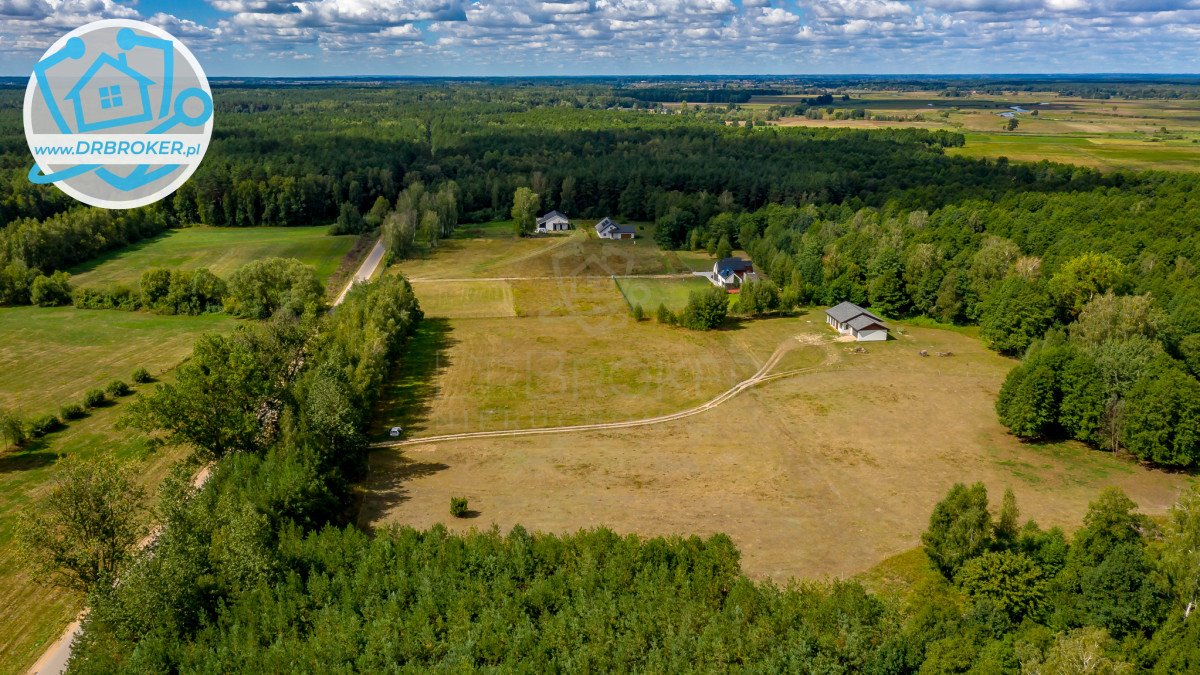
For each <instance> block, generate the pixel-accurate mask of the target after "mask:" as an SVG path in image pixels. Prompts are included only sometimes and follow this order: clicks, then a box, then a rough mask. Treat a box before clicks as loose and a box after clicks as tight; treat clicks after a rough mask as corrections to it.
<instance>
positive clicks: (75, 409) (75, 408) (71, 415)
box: [58, 403, 87, 420]
mask: <svg viewBox="0 0 1200 675" xmlns="http://www.w3.org/2000/svg"><path fill="white" fill-rule="evenodd" d="M58 414H59V415H62V418H63V419H64V420H78V419H83V416H84V415H86V414H87V413H86V412H84V410H83V406H81V405H79V404H78V403H68V404H66V405H64V406H63V407H62V408H60V409H59V411H58Z"/></svg>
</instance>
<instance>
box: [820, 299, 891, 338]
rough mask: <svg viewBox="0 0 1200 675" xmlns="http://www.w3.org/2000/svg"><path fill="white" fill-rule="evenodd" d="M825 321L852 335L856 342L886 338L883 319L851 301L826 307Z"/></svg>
mask: <svg viewBox="0 0 1200 675" xmlns="http://www.w3.org/2000/svg"><path fill="white" fill-rule="evenodd" d="M825 323H828V324H829V325H830V326H832V327H833V328H834V329H835V330H836V331H837V332H839V333H841V334H842V335H850V336H853V337H854V339H855V340H856V341H858V342H882V341H884V340H886V339H888V327H887V324H885V323H884V322H883V319H881V318H879V317H877V316H875V315H874V314H872V313H870V312H868V311H867V310H865V309H863V308H862V307H859V306H858V305H856V304H854V303H853V302H843V303H841V304H838V305H835V306H833V307H830V308H829V309H827V310H826V311H825Z"/></svg>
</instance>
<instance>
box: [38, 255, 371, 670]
mask: <svg viewBox="0 0 1200 675" xmlns="http://www.w3.org/2000/svg"><path fill="white" fill-rule="evenodd" d="M383 254H384V247H383V240H382V239H380V240H379V241H377V242H375V247H374V248H372V249H371V253H370V254H369V255H367V258H366V259H365V260H363V263H362V265H359V267H358V271H357V272H355V273H354V277H352V278H351V279H350V281H349V282H347V283H346V287H345V288H343V289H342V292H341V293H339V294H338V297H337V300H334V302H333V305H334V306H335V307H336V306H338V305H340V304H342V300H345V299H346V294H347V293H349V292H350V288H351V287H353V286H354V284H356V283H358V282H359V281H367V280H369V279H370V278H371V277H372V276H374V275H375V270H376V269H378V268H379V264H380V263H381V262H383ZM211 475H212V466H211V465H208V466H205V467H203V468H201V469H200V471H198V472H197V473H196V475H195V476H194V477H193V478H192V485H194V486H195V487H196V489H200V488H202V487H204V483H205V482H207V481H208V477H209V476H211ZM159 532H160V530H159V529H158V528H157V527H156V528H154V529H153V530H151V531H150V534H148V535H146V538H145V539H142V540H141V541H140V542H138V548H139V549H145V548H146V547H148V546H150V545H151V544H153V543H154V542H155V541H156V540H157V539H158V534H159ZM85 614H87V610H86V609H85V610H83V611H82V612H80V613H79V616H78V617H76V618H75V620H74V621H72V622H71V625H69V626H67V630H66V631H64V632H63V634H62V636H61V637H59V638H58V639H57V640H55V641H54V644H52V645H50V647H49V648H48V649H47V650H46V651H45V652H44V653H43V654H42V657H41V658H39V659H38V660H37V663H35V664H33V667H31V668H30V669H29V671H28V672H29V675H61V673H64V672H66V670H67V661H69V660H70V658H71V643H72V642H74V641H75V636H76V635H79V632H80V621H81V620H82V619H83V617H84V615H85Z"/></svg>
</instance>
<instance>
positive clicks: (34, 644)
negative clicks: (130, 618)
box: [0, 307, 236, 672]
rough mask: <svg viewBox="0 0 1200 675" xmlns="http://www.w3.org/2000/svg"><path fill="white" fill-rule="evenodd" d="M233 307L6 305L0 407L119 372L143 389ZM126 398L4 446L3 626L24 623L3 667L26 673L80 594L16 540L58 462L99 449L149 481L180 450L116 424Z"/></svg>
mask: <svg viewBox="0 0 1200 675" xmlns="http://www.w3.org/2000/svg"><path fill="white" fill-rule="evenodd" d="M235 324H236V320H235V319H232V318H230V317H228V316H226V315H203V316H196V317H186V316H156V315H153V314H148V313H143V312H118V311H111V310H109V311H106V310H82V309H74V308H71V307H56V308H43V307H9V308H4V309H0V408H3V409H7V410H14V411H16V412H18V413H20V414H21V415H22V416H25V417H32V416H35V415H39V414H45V413H55V414H57V412H58V409H59V408H60V407H61V406H62V405H63V404H65V403H78V402H79V400H80V398H81V397H82V394H83V392H84V391H86V390H87V389H90V388H93V387H102V386H104V385H105V384H106V383H108V382H109V381H111V380H114V379H120V380H123V381H125V382H126V383H127V384H130V385H131V386H134V387H135V388H136V389H138V390H145V389H146V388H147V387H153V386H154V385H153V384H147V385H134V383H133V382H132V381H131V379H130V374H131V373H132V372H133V370H134V369H136V368H138V367H144V368H146V369H148V370H149V371H150V372H151V373H152V374H153V375H155V376H156V377H163V376H164V374H165V373H169V371H170V370H171V369H173V368H174V367H175V365H176V364H178V363H179V362H180V361H181V360H182V359H183V358H184V357H186V356H187V355H188V354H189V353H191V349H192V345H193V344H194V343H195V341H196V338H197V337H199V336H200V335H201V334H202V333H206V332H227V331H229V330H231V329H232V328H233V326H234V325H235ZM128 401H129V398H128V397H126V398H122V399H119V400H117V401H116V402H115V403H112V404H110V405H107V406H105V407H102V408H98V409H95V410H93V411H91V412H90V413H89V414H88V416H87V417H85V418H83V419H80V420H75V421H72V422H70V423H69V425H68V426H67V427H66V428H65V429H63V430H61V431H58V432H55V433H52V434H50V435H48V436H46V437H44V438H42V439H38V440H36V441H32V442H30V443H29V444H27V446H26V447H24V448H22V449H21V450H20V451H5V452H3V453H0V624H2V625H5V626H13V627H18V628H19V629H15V630H13V631H8V632H6V633H5V634H4V635H3V637H0V672H19V671H21V670H23V669H24V667H26V666H28V665H29V663H31V662H32V661H33V660H34V659H35V658H36V657H37V656H38V655H39V654H40V653H41V652H42V650H43V649H45V647H46V646H47V645H48V644H49V643H50V642H53V641H54V640H55V639H57V638H58V636H59V635H60V634H61V632H62V628H63V626H64V625H66V624H67V623H69V622H70V620H71V619H72V618H73V617H74V616H75V614H76V613H77V612H78V611H79V609H80V608H81V607H82V606H83V597H82V596H80V595H78V594H75V593H70V592H64V591H63V590H62V589H58V588H50V587H46V586H43V585H40V584H38V583H36V582H35V581H34V580H33V579H32V578H30V577H29V575H28V572H27V570H26V568H25V567H24V565H23V561H22V560H21V556H20V553H19V551H17V550H16V546H15V543H14V536H15V527H16V524H17V520H18V518H19V517H20V513H21V512H22V510H23V509H25V508H27V507H28V506H29V505H30V504H32V503H34V502H36V501H37V499H38V498H39V497H40V496H41V495H42V494H44V492H45V491H46V490H47V489H48V488H49V486H50V485H51V481H52V479H53V477H54V473H55V466H56V465H57V463H58V462H60V461H71V460H74V459H85V458H88V457H94V456H96V455H99V454H104V455H110V456H115V457H118V458H120V459H123V460H129V461H133V462H137V463H138V467H139V470H138V475H139V476H140V477H141V478H142V480H143V482H144V485H145V486H146V487H147V488H148V489H151V488H153V487H154V486H156V485H157V484H158V483H159V482H160V481H161V480H162V478H163V477H164V476H165V475H166V472H167V470H168V469H169V467H170V466H171V465H172V464H173V463H175V462H177V461H178V460H179V459H180V458H181V457H182V456H183V454H184V453H183V452H182V451H181V450H180V449H178V448H157V449H156V448H155V447H154V446H153V445H152V444H151V443H150V442H149V439H148V438H147V437H146V436H144V435H142V434H141V433H139V432H136V431H133V430H128V429H117V428H116V423H117V420H118V418H119V417H120V416H121V414H122V412H123V411H124V409H125V408H126V407H127V406H128Z"/></svg>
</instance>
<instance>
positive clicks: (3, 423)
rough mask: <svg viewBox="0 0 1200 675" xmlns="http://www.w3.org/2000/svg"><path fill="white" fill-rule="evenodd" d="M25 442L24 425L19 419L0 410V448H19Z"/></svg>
mask: <svg viewBox="0 0 1200 675" xmlns="http://www.w3.org/2000/svg"><path fill="white" fill-rule="evenodd" d="M24 442H25V424H24V423H23V422H21V418H20V417H17V416H16V415H14V414H12V413H10V412H8V411H6V410H0V448H7V447H9V446H14V447H16V446H20V445H21V444H22V443H24Z"/></svg>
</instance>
